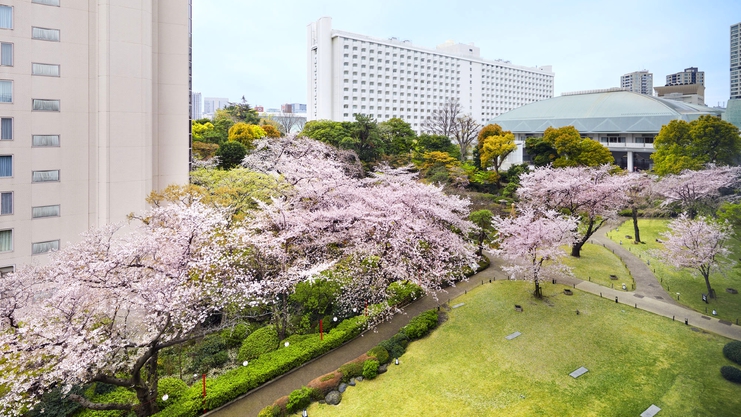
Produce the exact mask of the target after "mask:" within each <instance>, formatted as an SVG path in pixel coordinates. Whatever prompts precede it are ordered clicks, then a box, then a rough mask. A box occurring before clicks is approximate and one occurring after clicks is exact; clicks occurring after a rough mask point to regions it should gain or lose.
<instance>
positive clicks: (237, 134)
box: [229, 122, 280, 149]
mask: <svg viewBox="0 0 741 417" xmlns="http://www.w3.org/2000/svg"><path fill="white" fill-rule="evenodd" d="M266 135H267V133H266V132H265V130H263V128H262V127H260V126H258V125H249V124H247V123H242V122H239V123H236V124H235V125H234V126H232V127H231V128H230V129H229V141H230V142H239V143H241V144H242V145H244V146H246V147H247V148H248V149H249V148H251V147H252V142H253V141H254V140H256V139H260V138H263V137H265V136H266ZM279 136H280V135H279Z"/></svg>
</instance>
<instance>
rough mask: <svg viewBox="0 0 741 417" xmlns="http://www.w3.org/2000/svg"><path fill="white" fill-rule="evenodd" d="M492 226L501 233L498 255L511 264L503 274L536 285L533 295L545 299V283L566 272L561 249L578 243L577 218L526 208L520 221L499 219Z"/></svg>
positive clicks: (493, 221)
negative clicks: (561, 260)
mask: <svg viewBox="0 0 741 417" xmlns="http://www.w3.org/2000/svg"><path fill="white" fill-rule="evenodd" d="M492 225H493V226H494V228H495V229H496V230H497V236H496V238H495V242H496V243H498V244H499V246H500V248H499V249H497V250H495V251H494V252H495V253H496V254H497V255H499V256H501V257H502V258H504V259H505V260H507V261H509V262H510V264H509V265H507V266H503V267H502V270H504V271H505V272H507V273H508V274H510V275H511V276H518V275H519V276H522V277H523V278H524V279H528V280H531V281H533V282H534V283H535V291H534V292H533V295H535V296H536V297H538V298H540V297H542V295H543V292H542V288H541V285H540V284H541V282H543V281H544V280H546V279H548V278H550V277H553V276H556V275H559V274H562V273H563V271H564V269H565V267H564V266H563V265H561V264H560V263H559V262H558V258H560V257H562V256H564V255H565V252H564V251H563V250H562V249H561V248H560V247H561V246H563V245H571V244H573V243H574V242H575V241H576V240H577V238H578V233H577V220H576V218H574V217H571V216H565V215H562V214H559V213H558V212H557V211H555V210H538V209H536V208H534V207H531V206H525V207H523V208H521V209H520V212H519V213H518V214H517V216H516V217H495V218H494V219H493V220H492Z"/></svg>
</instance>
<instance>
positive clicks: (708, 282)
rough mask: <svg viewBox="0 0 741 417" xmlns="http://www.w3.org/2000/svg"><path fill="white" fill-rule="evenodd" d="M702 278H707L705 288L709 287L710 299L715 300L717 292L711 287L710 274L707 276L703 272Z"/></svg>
mask: <svg viewBox="0 0 741 417" xmlns="http://www.w3.org/2000/svg"><path fill="white" fill-rule="evenodd" d="M702 277H703V278H705V286H707V287H708V297H709V298H713V299H714V298H715V290H714V289H712V288H711V287H710V274H709V273H708V274H705V273H704V272H703V274H702Z"/></svg>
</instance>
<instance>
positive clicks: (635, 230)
mask: <svg viewBox="0 0 741 417" xmlns="http://www.w3.org/2000/svg"><path fill="white" fill-rule="evenodd" d="M631 214H632V215H633V234H634V235H635V236H634V237H635V242H636V243H641V231H640V230H638V208H636V207H633V210H631Z"/></svg>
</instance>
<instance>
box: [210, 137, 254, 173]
mask: <svg viewBox="0 0 741 417" xmlns="http://www.w3.org/2000/svg"><path fill="white" fill-rule="evenodd" d="M245 155H247V147H246V146H244V145H242V144H241V143H239V142H234V141H228V142H224V143H222V144H221V145H220V146H219V150H218V151H216V156H218V157H219V167H221V168H223V169H232V168H234V167H235V166H237V165H239V164H241V163H242V160H243V159H244V156H245Z"/></svg>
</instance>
